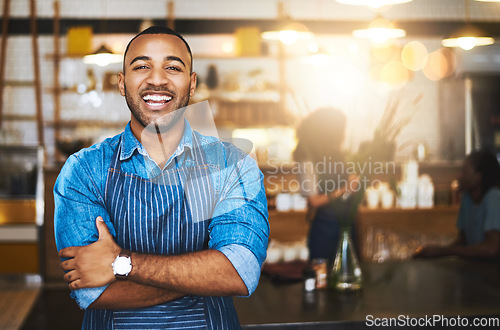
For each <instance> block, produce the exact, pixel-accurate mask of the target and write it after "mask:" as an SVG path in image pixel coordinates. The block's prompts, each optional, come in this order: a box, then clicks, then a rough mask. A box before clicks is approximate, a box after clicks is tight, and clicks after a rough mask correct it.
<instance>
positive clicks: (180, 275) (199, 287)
mask: <svg viewBox="0 0 500 330" xmlns="http://www.w3.org/2000/svg"><path fill="white" fill-rule="evenodd" d="M129 280H131V281H134V282H137V283H142V284H145V285H150V286H155V287H161V288H165V289H168V290H174V291H180V292H185V293H186V294H195V295H203V296H231V295H247V294H248V290H247V288H246V285H245V283H244V282H243V280H242V279H241V277H240V276H239V274H238V272H237V271H236V269H235V268H234V267H233V265H232V264H231V262H230V261H229V260H228V259H227V258H226V256H225V255H224V254H223V253H221V252H220V251H217V250H204V251H198V252H193V253H188V254H183V255H176V256H162V255H147V254H138V253H133V254H132V271H131V273H130V274H129Z"/></svg>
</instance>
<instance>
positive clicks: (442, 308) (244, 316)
mask: <svg viewBox="0 0 500 330" xmlns="http://www.w3.org/2000/svg"><path fill="white" fill-rule="evenodd" d="M362 271H363V289H362V290H361V291H360V292H358V293H340V292H336V291H333V290H322V291H319V290H318V291H314V292H310V293H306V292H304V289H303V283H302V282H296V283H293V284H276V283H272V282H271V281H270V280H269V279H268V278H265V277H263V278H261V281H260V284H259V287H258V288H257V290H256V291H255V292H254V294H253V295H252V296H251V297H250V298H235V299H234V300H235V306H236V310H237V312H238V316H239V318H240V322H241V324H242V325H243V328H245V327H248V328H254V327H257V328H262V329H284V328H287V329H288V328H290V329H332V328H335V329H357V328H360V329H366V328H367V327H366V326H367V325H368V323H366V322H367V320H370V319H371V320H373V318H399V317H401V318H403V319H404V320H408V319H407V318H425V317H427V318H433V317H448V318H451V317H454V318H457V317H460V318H461V319H462V321H463V322H468V323H469V325H470V324H472V322H473V321H474V319H475V318H476V317H480V316H481V317H490V318H491V321H495V320H496V322H497V323H496V327H497V328H498V327H499V326H500V323H499V322H500V318H499V316H500V268H499V266H498V264H493V263H487V262H479V261H466V260H461V259H458V258H443V259H433V260H422V259H419V260H407V261H393V262H386V263H373V262H364V263H362ZM464 319H465V321H464ZM414 321H416V320H415V319H413V321H412V322H414ZM455 321H456V319H455ZM370 322H371V321H370ZM408 322H410V321H408ZM372 325H374V324H372ZM434 325H435V326H436V329H439V328H444V325H445V324H444V323H436V324H434ZM393 328H395V327H393ZM398 328H399V326H398ZM401 328H405V327H404V326H401ZM408 328H409V327H408ZM412 328H415V327H412ZM486 328H487V327H485V329H486ZM490 328H493V327H490Z"/></svg>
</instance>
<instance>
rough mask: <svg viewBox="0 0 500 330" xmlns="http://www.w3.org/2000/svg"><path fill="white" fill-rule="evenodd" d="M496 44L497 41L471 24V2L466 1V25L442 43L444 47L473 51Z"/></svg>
mask: <svg viewBox="0 0 500 330" xmlns="http://www.w3.org/2000/svg"><path fill="white" fill-rule="evenodd" d="M493 43H495V39H494V38H493V37H490V36H488V35H486V33H485V32H484V31H483V30H481V29H479V28H478V27H477V26H474V25H472V24H471V23H470V22H469V2H468V0H465V25H464V26H462V27H461V28H460V29H458V30H457V31H455V32H454V33H453V34H452V35H451V36H449V37H448V38H445V39H443V40H442V41H441V44H442V45H443V46H444V47H460V48H462V49H463V50H471V49H472V48H474V47H476V46H487V45H491V44H493Z"/></svg>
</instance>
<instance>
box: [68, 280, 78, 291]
mask: <svg viewBox="0 0 500 330" xmlns="http://www.w3.org/2000/svg"><path fill="white" fill-rule="evenodd" d="M80 284H81V280H80V279H78V280H74V281H73V282H71V283H70V284H69V285H68V286H69V288H70V289H71V290H78V289H79V288H80Z"/></svg>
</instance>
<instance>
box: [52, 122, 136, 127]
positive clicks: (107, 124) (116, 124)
mask: <svg viewBox="0 0 500 330" xmlns="http://www.w3.org/2000/svg"><path fill="white" fill-rule="evenodd" d="M127 123H128V120H126V121H114V122H113V121H104V120H59V121H57V122H56V121H47V122H45V125H47V126H49V127H55V126H58V127H59V128H62V127H66V128H75V127H77V126H99V127H101V128H124V127H125V125H127Z"/></svg>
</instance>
